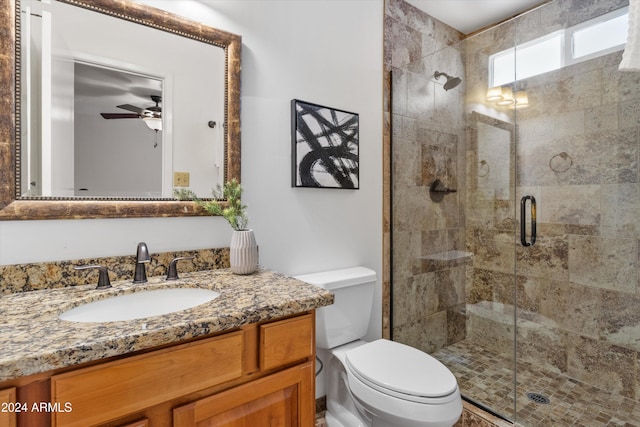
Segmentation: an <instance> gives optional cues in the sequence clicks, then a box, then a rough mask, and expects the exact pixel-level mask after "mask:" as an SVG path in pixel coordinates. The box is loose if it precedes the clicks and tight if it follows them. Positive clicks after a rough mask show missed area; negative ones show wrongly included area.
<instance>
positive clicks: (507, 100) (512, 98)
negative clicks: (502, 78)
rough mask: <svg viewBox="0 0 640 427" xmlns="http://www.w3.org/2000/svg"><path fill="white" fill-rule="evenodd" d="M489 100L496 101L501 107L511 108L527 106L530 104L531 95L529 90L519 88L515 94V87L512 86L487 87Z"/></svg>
mask: <svg viewBox="0 0 640 427" xmlns="http://www.w3.org/2000/svg"><path fill="white" fill-rule="evenodd" d="M485 99H486V101H487V102H495V103H496V104H497V105H499V106H501V107H509V108H516V109H521V108H527V107H528V106H529V97H528V96H527V92H525V91H524V90H519V91H517V92H516V93H515V95H514V94H513V89H511V87H510V86H495V87H490V88H489V89H487V96H486V98H485Z"/></svg>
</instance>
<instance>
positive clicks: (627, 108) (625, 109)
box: [618, 99, 640, 129]
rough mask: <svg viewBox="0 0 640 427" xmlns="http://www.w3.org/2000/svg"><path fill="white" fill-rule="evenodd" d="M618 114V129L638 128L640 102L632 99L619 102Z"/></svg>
mask: <svg viewBox="0 0 640 427" xmlns="http://www.w3.org/2000/svg"><path fill="white" fill-rule="evenodd" d="M619 105H620V107H619V108H620V112H619V113H618V119H619V126H620V129H625V128H630V127H638V124H639V123H640V100H639V99H632V100H630V101H625V102H621V103H620V104H619Z"/></svg>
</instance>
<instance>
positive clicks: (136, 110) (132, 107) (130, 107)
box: [117, 104, 144, 114]
mask: <svg viewBox="0 0 640 427" xmlns="http://www.w3.org/2000/svg"><path fill="white" fill-rule="evenodd" d="M117 107H118V108H122V109H123V110H128V111H133V112H134V113H138V114H142V112H143V111H144V110H143V109H142V108H140V107H136V106H135V105H131V104H122V105H117Z"/></svg>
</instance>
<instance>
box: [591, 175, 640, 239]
mask: <svg viewBox="0 0 640 427" xmlns="http://www.w3.org/2000/svg"><path fill="white" fill-rule="evenodd" d="M594 204H595V203H594ZM600 206H601V222H600V227H601V234H602V235H605V236H611V237H619V238H625V237H629V236H640V216H638V210H639V209H640V188H639V187H638V185H637V184H611V185H603V186H602V192H601V195H600Z"/></svg>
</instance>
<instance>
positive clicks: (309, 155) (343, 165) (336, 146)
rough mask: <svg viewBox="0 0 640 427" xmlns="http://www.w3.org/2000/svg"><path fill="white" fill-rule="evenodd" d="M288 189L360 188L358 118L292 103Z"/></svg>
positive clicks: (322, 108)
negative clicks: (289, 181)
mask: <svg viewBox="0 0 640 427" xmlns="http://www.w3.org/2000/svg"><path fill="white" fill-rule="evenodd" d="M291 127H292V128H291V186H292V187H314V188H346V189H358V188H360V180H359V175H360V174H359V172H360V166H359V141H358V129H359V124H358V114H356V113H350V112H348V111H343V110H338V109H335V108H329V107H323V106H321V105H317V104H312V103H310V102H305V101H300V100H298V99H293V100H291Z"/></svg>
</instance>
